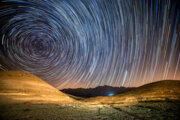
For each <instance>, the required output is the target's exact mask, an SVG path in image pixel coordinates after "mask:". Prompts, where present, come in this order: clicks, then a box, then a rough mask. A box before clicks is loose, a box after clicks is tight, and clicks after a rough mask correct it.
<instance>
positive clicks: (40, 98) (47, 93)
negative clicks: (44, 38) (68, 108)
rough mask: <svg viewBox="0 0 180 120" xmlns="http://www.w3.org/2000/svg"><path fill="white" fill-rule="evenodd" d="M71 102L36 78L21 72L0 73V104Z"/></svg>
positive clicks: (65, 96)
mask: <svg viewBox="0 0 180 120" xmlns="http://www.w3.org/2000/svg"><path fill="white" fill-rule="evenodd" d="M21 101H26V102H27V101H28V102H48V103H51V102H72V101H73V99H72V98H70V97H69V96H67V95H66V94H64V93H62V92H60V91H59V90H57V89H56V88H54V87H52V86H51V85H49V84H48V83H46V82H45V81H43V80H42V79H40V78H38V77H37V76H35V75H33V74H30V73H27V72H23V71H0V103H11V102H21Z"/></svg>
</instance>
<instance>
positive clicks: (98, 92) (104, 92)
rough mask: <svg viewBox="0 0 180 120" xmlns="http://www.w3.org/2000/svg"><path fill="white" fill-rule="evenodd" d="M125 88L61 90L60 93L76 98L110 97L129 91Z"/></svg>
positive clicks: (100, 87) (99, 87)
mask: <svg viewBox="0 0 180 120" xmlns="http://www.w3.org/2000/svg"><path fill="white" fill-rule="evenodd" d="M131 89H132V88H126V87H112V86H107V85H104V86H98V87H96V88H87V89H86V88H77V89H63V90H61V91H62V92H64V93H66V94H70V95H74V96H78V97H85V98H87V97H96V96H112V95H116V94H120V93H123V92H126V91H128V90H131Z"/></svg>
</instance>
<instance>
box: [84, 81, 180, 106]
mask: <svg viewBox="0 0 180 120" xmlns="http://www.w3.org/2000/svg"><path fill="white" fill-rule="evenodd" d="M179 100H180V81H179V80H163V81H158V82H153V83H149V84H146V85H143V86H140V87H137V88H134V89H131V90H129V91H127V92H124V93H121V94H118V95H115V96H109V97H94V98H89V99H86V100H85V101H90V102H93V101H94V102H100V103H131V102H147V101H179Z"/></svg>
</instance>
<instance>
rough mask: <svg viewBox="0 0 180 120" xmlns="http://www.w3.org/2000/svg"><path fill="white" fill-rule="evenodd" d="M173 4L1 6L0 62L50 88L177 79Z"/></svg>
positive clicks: (155, 0)
mask: <svg viewBox="0 0 180 120" xmlns="http://www.w3.org/2000/svg"><path fill="white" fill-rule="evenodd" d="M179 6H180V5H179V2H178V0H49V1H45V0H17V1H14V0H2V1H1V6H0V64H1V66H2V67H3V68H5V69H8V70H23V71H28V72H30V73H33V74H35V75H37V76H39V77H41V78H42V79H44V80H45V81H47V82H49V83H50V84H52V85H54V86H55V87H57V88H59V89H60V88H65V87H71V88H72V87H95V86H98V85H112V86H137V85H142V84H145V83H149V82H153V81H156V80H162V79H180V7H179Z"/></svg>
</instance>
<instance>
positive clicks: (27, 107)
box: [0, 101, 180, 120]
mask: <svg viewBox="0 0 180 120" xmlns="http://www.w3.org/2000/svg"><path fill="white" fill-rule="evenodd" d="M179 111H180V102H175V101H174V102H147V103H136V104H89V103H83V104H31V103H16V104H8V105H0V113H1V114H0V118H1V120H179V119H180V114H179Z"/></svg>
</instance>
